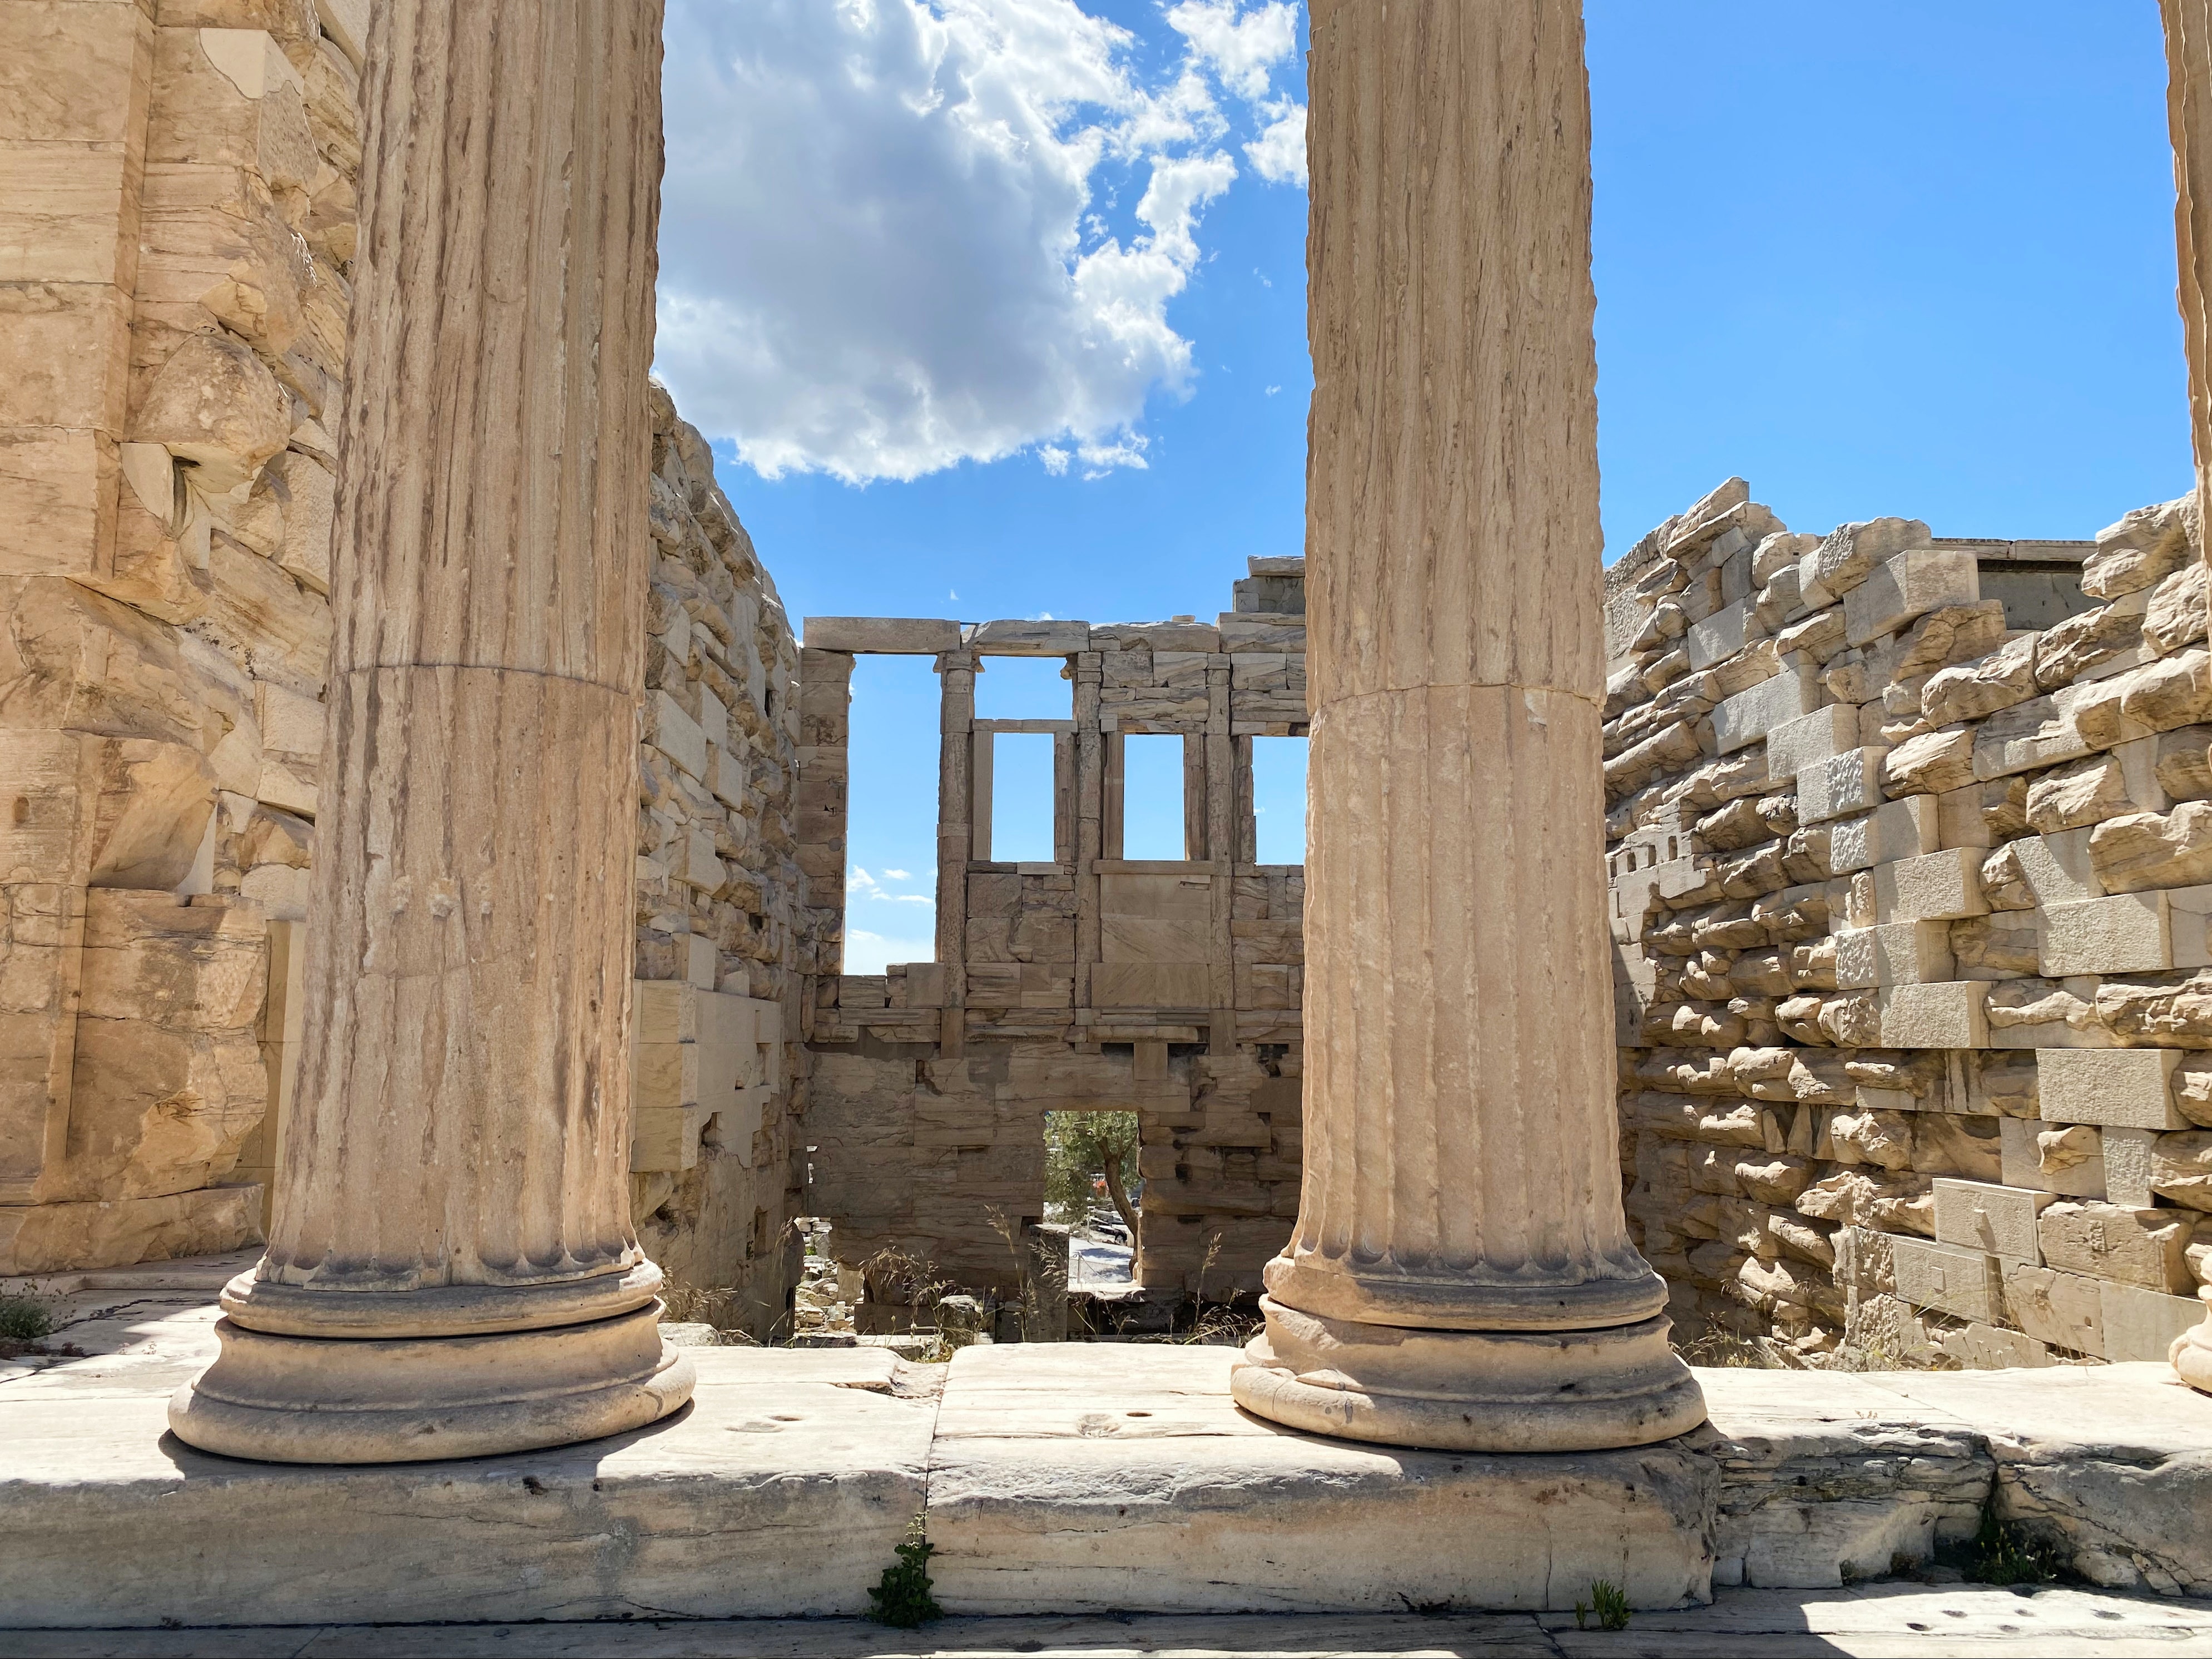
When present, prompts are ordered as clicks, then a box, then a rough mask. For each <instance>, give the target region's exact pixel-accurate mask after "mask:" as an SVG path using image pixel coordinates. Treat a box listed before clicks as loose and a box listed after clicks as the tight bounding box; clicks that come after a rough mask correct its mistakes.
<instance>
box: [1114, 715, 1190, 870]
mask: <svg viewBox="0 0 2212 1659" xmlns="http://www.w3.org/2000/svg"><path fill="white" fill-rule="evenodd" d="M1182 782H1183V740H1182V738H1180V737H1178V736H1173V735H1168V736H1162V735H1159V734H1158V733H1153V732H1131V733H1130V734H1129V735H1128V736H1127V737H1125V738H1122V739H1121V856H1122V857H1123V858H1125V859H1174V860H1181V859H1186V858H1188V857H1189V856H1190V855H1189V854H1188V853H1187V852H1186V851H1185V850H1184V848H1185V845H1186V842H1185V835H1184V823H1183V800H1182Z"/></svg>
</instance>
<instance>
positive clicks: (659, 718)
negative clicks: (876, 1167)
mask: <svg viewBox="0 0 2212 1659" xmlns="http://www.w3.org/2000/svg"><path fill="white" fill-rule="evenodd" d="M652 534H653V543H654V556H653V578H652V580H653V586H652V594H651V598H650V599H649V601H648V604H647V622H646V626H647V629H648V631H649V635H650V638H649V641H648V643H647V650H646V692H645V704H646V706H645V725H644V732H643V741H642V744H641V747H640V749H639V751H638V761H639V769H640V779H641V789H640V801H639V809H638V864H637V907H638V908H637V917H638V934H637V976H638V984H637V987H636V989H637V1004H636V1014H637V1025H636V1033H635V1048H633V1050H632V1054H633V1060H632V1071H633V1075H634V1078H635V1091H634V1097H633V1098H634V1101H635V1124H634V1140H633V1151H632V1156H631V1162H630V1168H631V1170H632V1174H631V1177H630V1181H631V1188H632V1194H631V1210H632V1213H633V1214H634V1216H635V1218H636V1221H637V1226H638V1232H639V1237H640V1239H641V1242H642V1243H644V1245H645V1247H646V1249H647V1251H648V1252H650V1253H651V1255H653V1259H654V1260H655V1261H658V1262H659V1263H660V1265H661V1267H663V1268H664V1269H665V1271H666V1272H667V1273H668V1274H669V1277H670V1278H671V1280H673V1281H674V1282H675V1283H678V1284H679V1285H691V1286H694V1287H696V1288H701V1289H715V1290H727V1291H733V1292H734V1293H735V1295H734V1301H733V1304H732V1307H733V1311H734V1312H735V1314H736V1315H737V1317H734V1318H732V1319H730V1320H729V1321H727V1322H728V1323H732V1324H738V1323H742V1324H744V1325H747V1326H748V1327H750V1328H752V1329H753V1330H754V1332H755V1333H756V1334H759V1335H762V1336H766V1335H767V1334H769V1331H770V1330H771V1329H772V1328H774V1326H775V1322H776V1321H777V1319H778V1318H780V1317H781V1315H782V1314H783V1312H784V1310H785V1305H786V1302H787V1292H788V1290H789V1287H790V1286H791V1285H794V1284H796V1283H797V1282H798V1279H799V1256H800V1248H801V1247H800V1241H799V1236H798V1234H797V1233H796V1231H793V1228H792V1227H791V1225H790V1224H791V1222H792V1220H793V1218H794V1217H795V1216H796V1215H797V1214H798V1213H799V1207H798V1206H799V1196H800V1190H801V1188H802V1187H803V1185H804V1182H805V1166H804V1163H803V1159H804V1156H805V1152H804V1145H803V1141H802V1139H801V1137H800V1134H799V1121H800V1118H801V1116H802V1115H803V1113H804V1111H805V1089H806V1085H805V1081H804V1080H803V1079H802V1078H801V1077H800V1076H799V1069H800V1066H801V1065H802V1063H803V1056H802V1053H801V1050H800V1048H799V1036H800V1034H801V1032H802V1031H803V1030H804V1015H805V1008H806V1006H807V1004H808V1000H809V999H810V997H811V994H812V984H813V981H812V979H811V969H812V966H813V963H815V960H816V958H817V954H818V946H817V943H816V941H815V933H817V930H818V927H819V926H820V922H819V919H818V917H817V915H816V913H815V912H814V911H813V910H812V908H811V907H810V906H809V905H808V903H807V893H806V880H805V876H804V874H803V873H802V872H801V871H800V869H799V861H798V840H797V834H796V819H797V817H798V806H799V799H798V789H799V782H798V772H799V747H798V744H799V647H798V646H797V644H796V642H795V641H794V640H793V636H792V629H791V624H790V622H789V620H788V619H787V617H785V615H784V611H783V605H782V602H781V600H780V599H778V598H777V597H776V591H775V582H774V581H773V580H771V579H770V578H769V574H768V571H767V569H766V568H764V567H763V565H762V563H761V562H760V557H759V556H758V554H757V553H756V552H755V550H754V549H753V544H752V538H750V536H748V535H747V534H746V533H745V530H744V526H743V525H742V524H740V523H739V522H738V516H737V513H735V511H734V510H732V507H731V506H730V503H729V500H728V498H727V497H726V496H725V495H723V494H722V492H721V490H720V489H719V488H718V487H717V486H716V485H715V483H714V456H713V454H712V453H711V452H710V451H709V450H708V447H707V443H706V441H705V440H704V439H703V438H702V437H701V436H700V435H699V434H698V432H697V430H696V428H693V427H692V426H691V425H690V424H689V423H688V422H684V421H682V420H680V419H678V417H677V414H676V408H675V405H674V404H673V403H671V401H670V399H669V397H668V394H667V393H666V392H665V391H663V390H662V389H661V388H660V386H659V385H658V384H657V383H656V384H655V386H653V524H652ZM718 1317H719V1315H718Z"/></svg>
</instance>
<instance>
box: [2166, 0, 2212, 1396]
mask: <svg viewBox="0 0 2212 1659" xmlns="http://www.w3.org/2000/svg"><path fill="white" fill-rule="evenodd" d="M2159 11H2160V15H2161V16H2162V17H2163V18H2164V20H2165V23H2166V121H2167V125H2168V127H2169V129H2170V130H2171V131H2172V137H2173V185H2174V196H2175V202H2174V210H2173V226H2174V239H2175V241H2176V243H2177V245H2178V252H2179V263H2180V270H2181V280H2180V283H2179V289H2178V292H2177V295H2176V297H2177V299H2178V300H2179V303H2180V307H2181V335H2182V343H2183V345H2184V346H2185V349H2186V350H2187V352H2188V355H2189V435H2190V441H2191V445H2192V447H2194V449H2195V451H2196V455H2197V522H2198V524H2199V525H2200V526H2202V524H2203V514H2204V507H2205V506H2206V503H2207V501H2208V499H2212V497H2208V494H2207V489H2206V485H2207V482H2208V475H2212V0H2160V3H2159ZM2198 540H2199V543H2200V544H2201V545H2202V546H2203V550H2204V553H2205V555H2206V556H2208V557H2212V536H2206V535H2204V534H2203V533H2202V532H2201V531H2200V533H2199V536H2198ZM2200 1294H2202V1292H2200ZM2172 1361H2173V1368H2174V1370H2177V1371H2179V1372H2180V1373H2181V1380H2182V1381H2183V1382H2185V1383H2188V1384H2189V1386H2190V1387H2191V1388H2193V1389H2203V1390H2204V1391H2205V1392H2206V1393H2212V1310H2208V1311H2207V1312H2206V1314H2205V1322H2204V1323H2203V1324H2201V1325H2199V1326H2197V1328H2195V1329H2194V1330H2192V1331H2190V1332H2189V1333H2187V1334H2185V1335H2183V1336H2181V1337H2179V1338H2177V1339H2176V1340H2175V1341H2174V1344H2173V1347H2172Z"/></svg>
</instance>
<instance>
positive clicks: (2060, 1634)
mask: <svg viewBox="0 0 2212 1659" xmlns="http://www.w3.org/2000/svg"><path fill="white" fill-rule="evenodd" d="M0 1645H4V1646H5V1648H6V1650H7V1651H9V1653H11V1654H15V1653H20V1654H22V1655H25V1656H36V1659H181V1656H193V1659H279V1656H282V1659H294V1656H300V1659H356V1656H375V1659H487V1656H507V1659H598V1656H600V1655H611V1656H619V1659H1012V1656H1015V1655H1018V1654H1023V1655H1026V1654H1036V1655H1044V1656H1047V1659H1066V1656H1076V1655H1080V1656H1087V1659H1124V1656H1135V1655H1146V1654H1159V1655H1171V1656H1174V1659H1215V1656H1221V1659H1229V1656H1240V1659H1241V1656H1245V1655H1251V1656H1255V1659H1256V1656H1267V1659H1345V1656H1349V1655H1355V1654H1357V1655H1403V1656H1407V1659H1413V1656H1417V1655H1418V1656H1423V1659H1441V1656H1461V1655H1475V1654H1480V1655H1486V1656H1498V1659H1514V1656H1521V1655H1528V1656H1530V1659H1556V1656H1558V1655H1560V1654H1562V1653H1566V1654H1593V1655H1596V1654H1620V1655H1630V1654H1636V1655H1643V1654H1653V1655H1661V1656H1673V1655H1677V1654H1680V1655H1686V1656H1697V1659H1706V1656H1711V1655H1715V1654H1727V1655H1735V1654H1748V1655H1758V1656H1760V1659H1767V1656H1774V1655H1784V1656H1797V1655H1820V1656H1828V1655H1835V1654H1843V1653H1848V1654H1893V1653H1895V1654H1909V1655H1914V1656H1923V1655H1935V1656H1942V1659H1948V1656H1953V1655H1958V1656H1967V1655H1983V1654H1989V1653H2002V1652H2015V1651H2021V1650H2028V1649H2032V1650H2033V1651H2035V1652H2036V1653H2039V1654H2061V1653H2063V1654H2077V1653H2093V1654H2100V1655H2134V1654H2156V1655H2168V1654H2172V1655H2185V1654H2199V1653H2204V1652H2212V1607H2204V1606H2202V1605H2199V1604H2196V1603H2190V1602H2174V1601H2150V1600H2147V1599H2145V1598H2142V1597H2140V1596H2130V1595H2116V1594H2113V1593H2112V1592H2110V1591H2103V1590H2095V1589H2079V1588H2076V1587H2074V1586H2070V1585H2069V1586H2061V1585H2046V1586H2044V1587H2042V1588H2040V1589H2036V1590H2034V1591H2033V1592H2032V1593H2031V1594H2027V1595H2020V1594H2016V1593H2015V1592H2014V1591H2011V1590H2007V1589H1991V1588H1990V1587H1988V1586H1984V1585H1979V1584H1952V1583H1946V1584H1935V1583H1911V1582H1909V1581H1902V1582H1897V1583H1871V1584H1855V1585H1852V1586H1850V1587H1849V1588H1846V1589H1819V1590H1768V1589H1729V1590H1723V1591H1721V1592H1720V1593H1719V1594H1718V1595H1717V1596H1716V1597H1715V1599H1714V1601H1713V1604H1712V1605H1711V1606H1710V1607H1684V1608H1681V1609H1680V1610H1678V1611H1675V1612H1670V1613H1659V1612H1650V1613H1638V1614H1637V1615H1636V1617H1635V1618H1634V1620H1632V1623H1631V1625H1630V1627H1629V1628H1628V1629H1627V1630H1626V1631H1621V1632H1611V1633H1608V1632H1598V1631H1595V1630H1593V1631H1589V1632H1578V1631H1577V1629H1576V1628H1575V1623H1574V1615H1573V1614H1572V1613H1450V1612H1431V1613H1406V1612H1403V1611H1401V1612H1399V1613H1395V1614H1375V1613H1367V1614H1358V1613H1350V1614H1334V1615H1331V1614H1314V1613H1305V1614H1298V1613H1257V1614H1253V1613H1246V1614H1235V1613H1216V1614H1189V1613H1170V1614H1155V1615H1149V1616H1147V1615H1144V1614H1135V1615H1133V1614H1130V1613H1117V1614H1113V1615H1109V1616H1092V1617H1081V1616H1079V1617H1049V1616H1048V1617H1029V1618H1000V1619H963V1618H953V1619H943V1620H937V1621H935V1622H934V1623H933V1624H930V1625H928V1626H926V1627H925V1628H923V1629H921V1630H918V1631H901V1630H888V1629H885V1628H884V1626H880V1625H872V1624H866V1623H862V1622H860V1621H858V1620H838V1619H811V1620H658V1619H638V1620H633V1621H631V1622H629V1623H625V1624H606V1623H601V1624H594V1625H575V1624H567V1625H503V1624H493V1625H418V1626H392V1625H381V1626H376V1625H331V1626H319V1627H312V1628H307V1629H300V1628H292V1629H272V1628H269V1627H266V1626H263V1627H259V1628H245V1629H234V1630H221V1631H209V1630H197V1631H149V1630H135V1631H132V1630H118V1631H82V1632H0Z"/></svg>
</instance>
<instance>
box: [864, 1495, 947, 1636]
mask: <svg viewBox="0 0 2212 1659" xmlns="http://www.w3.org/2000/svg"><path fill="white" fill-rule="evenodd" d="M936 1548H937V1547H936V1546H935V1545H934V1544H933V1543H931V1542H930V1541H929V1540H928V1538H927V1535H925V1534H924V1533H923V1530H922V1517H921V1516H918V1515H917V1516H915V1517H914V1519H913V1520H912V1521H910V1522H908V1523H907V1528H906V1542H904V1543H903V1544H901V1545H899V1546H898V1547H897V1549H896V1554H897V1556H898V1565H896V1566H895V1567H885V1568H884V1576H883V1579H882V1582H881V1583H877V1584H875V1585H873V1586H872V1587H871V1588H870V1589H869V1591H868V1599H869V1600H870V1601H873V1602H874V1603H875V1604H876V1605H875V1610H874V1611H873V1612H872V1613H869V1615H868V1617H869V1618H871V1619H872V1620H875V1621H876V1622H877V1623H878V1624H879V1625H890V1626H895V1627H896V1628H897V1629H899V1630H915V1629H918V1628H919V1627H920V1626H923V1625H926V1624H927V1623H928V1622H929V1621H930V1620H933V1619H942V1618H943V1617H944V1616H945V1609H944V1608H942V1607H939V1606H938V1605H937V1599H936V1598H935V1597H934V1596H933V1595H930V1593H929V1558H930V1556H931V1554H932V1553H934V1552H935V1550H936Z"/></svg>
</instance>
